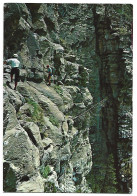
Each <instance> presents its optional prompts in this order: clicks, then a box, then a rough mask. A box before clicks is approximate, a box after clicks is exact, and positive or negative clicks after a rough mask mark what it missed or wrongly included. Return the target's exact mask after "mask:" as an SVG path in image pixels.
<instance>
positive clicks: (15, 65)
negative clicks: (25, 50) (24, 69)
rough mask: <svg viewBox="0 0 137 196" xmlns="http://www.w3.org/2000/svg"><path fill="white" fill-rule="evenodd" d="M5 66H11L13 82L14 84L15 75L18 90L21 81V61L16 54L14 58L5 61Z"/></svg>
mask: <svg viewBox="0 0 137 196" xmlns="http://www.w3.org/2000/svg"><path fill="white" fill-rule="evenodd" d="M4 64H9V65H10V66H11V73H10V76H11V82H13V75H14V74H15V88H14V90H16V87H17V83H18V81H19V66H20V61H19V60H18V55H17V54H14V55H13V58H10V59H7V60H5V61H4Z"/></svg>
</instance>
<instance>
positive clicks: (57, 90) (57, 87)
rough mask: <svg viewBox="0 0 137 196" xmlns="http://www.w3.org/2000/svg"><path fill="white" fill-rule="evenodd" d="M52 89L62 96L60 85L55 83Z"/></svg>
mask: <svg viewBox="0 0 137 196" xmlns="http://www.w3.org/2000/svg"><path fill="white" fill-rule="evenodd" d="M54 89H55V91H56V92H57V93H58V94H59V95H61V96H63V90H62V88H61V87H60V86H57V85H55V86H54Z"/></svg>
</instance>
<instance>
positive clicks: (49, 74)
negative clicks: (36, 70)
mask: <svg viewBox="0 0 137 196" xmlns="http://www.w3.org/2000/svg"><path fill="white" fill-rule="evenodd" d="M47 69H48V78H47V82H48V83H49V84H48V85H49V86H50V85H51V76H52V68H51V67H50V66H49V65H47Z"/></svg>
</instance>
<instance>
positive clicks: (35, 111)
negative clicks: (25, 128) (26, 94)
mask: <svg viewBox="0 0 137 196" xmlns="http://www.w3.org/2000/svg"><path fill="white" fill-rule="evenodd" d="M26 101H27V103H28V104H30V105H31V106H32V107H30V114H31V119H32V120H33V122H35V123H37V124H38V125H39V127H41V126H42V125H44V118H43V117H44V114H43V110H42V108H41V107H40V106H39V104H38V103H36V102H35V101H34V100H32V99H28V98H27V99H26Z"/></svg>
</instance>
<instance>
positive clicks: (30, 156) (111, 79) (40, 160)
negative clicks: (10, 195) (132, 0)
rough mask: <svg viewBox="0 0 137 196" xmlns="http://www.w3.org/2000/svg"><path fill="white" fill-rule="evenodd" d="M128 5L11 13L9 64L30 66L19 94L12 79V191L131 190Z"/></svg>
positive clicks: (7, 14) (8, 134)
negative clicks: (49, 79)
mask: <svg viewBox="0 0 137 196" xmlns="http://www.w3.org/2000/svg"><path fill="white" fill-rule="evenodd" d="M120 6H121V7H118V6H116V7H115V5H114V6H112V7H113V9H110V8H112V7H111V6H110V5H108V6H106V5H92V4H41V3H36V4H34V3H26V4H25V3H7V4H4V59H7V58H10V57H12V55H13V54H14V53H17V54H18V56H19V60H20V62H21V67H20V81H19V82H18V86H17V90H16V91H15V90H13V88H14V84H13V83H10V67H9V65H4V72H3V79H4V80H3V81H4V87H3V90H4V91H3V99H4V101H3V104H4V111H3V113H4V116H3V117H4V118H3V125H4V126H3V129H4V136H3V140H4V144H3V149H4V150H3V154H4V167H3V168H4V192H49V193H53V192H59V193H75V192H82V193H92V192H96V193H100V192H105V193H116V192H122V193H123V192H126V193H127V192H130V191H131V141H132V140H131V136H132V135H131V118H130V116H131V115H130V114H131V99H132V94H131V91H130V90H131V89H132V84H131V83H132V73H131V68H132V66H131V64H132V48H130V45H131V40H130V35H131V32H130V33H129V30H128V29H129V28H130V27H131V24H129V23H130V22H132V16H131V11H132V6H131V5H125V6H124V5H120ZM119 9H122V13H123V15H120V13H121V12H120V10H119ZM87 10H88V11H87ZM114 12H116V13H117V14H116V17H114ZM125 12H128V13H129V18H128V22H129V23H128V22H127V21H126V22H125V20H124V19H123V18H124V17H125V18H126V17H127V15H124V14H125ZM119 16H121V21H122V20H123V21H124V22H123V24H124V25H125V26H124V27H122V26H120V25H121V24H120V23H118V21H117V20H118V18H119ZM125 38H126V39H125ZM123 39H125V41H124V43H123V42H122V40H123ZM48 64H49V65H51V67H52V70H53V76H52V84H51V86H47V84H46V79H47V75H48V73H47V68H46V65H48ZM128 76H129V77H128ZM122 78H123V80H122ZM127 78H128V79H127ZM127 82H128V87H127V88H126V87H125V84H126V83H127ZM121 89H122V91H121ZM125 95H128V98H127V99H126V98H125ZM93 97H94V104H93ZM124 125H126V128H125V127H124ZM127 126H128V127H127ZM123 127H124V128H123ZM127 129H128V130H127ZM121 141H122V142H121ZM123 146H125V149H128V151H129V153H128V155H126V154H125V151H122V149H123ZM121 152H122V153H123V155H121ZM92 157H93V158H92ZM123 158H124V159H125V160H127V162H128V166H127V163H126V162H125V160H123ZM123 164H124V165H123ZM100 176H101V177H100ZM123 176H124V177H123ZM110 178H111V182H110V180H109V179H110ZM102 185H103V186H102Z"/></svg>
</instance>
